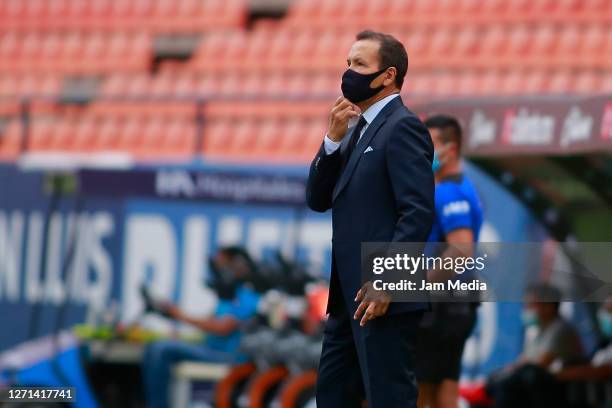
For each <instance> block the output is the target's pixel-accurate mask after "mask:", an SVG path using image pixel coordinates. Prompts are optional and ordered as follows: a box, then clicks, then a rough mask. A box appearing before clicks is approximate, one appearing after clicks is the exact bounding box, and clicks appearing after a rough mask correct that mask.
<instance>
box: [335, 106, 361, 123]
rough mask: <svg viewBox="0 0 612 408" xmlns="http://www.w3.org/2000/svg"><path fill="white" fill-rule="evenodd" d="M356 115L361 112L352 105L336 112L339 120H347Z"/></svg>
mask: <svg viewBox="0 0 612 408" xmlns="http://www.w3.org/2000/svg"><path fill="white" fill-rule="evenodd" d="M355 116H359V112H357V111H355V110H354V109H353V107H352V106H349V107H347V108H345V109H344V110H342V111H340V112H338V113H337V114H336V119H337V120H339V121H345V120H348V119H349V118H352V117H355Z"/></svg>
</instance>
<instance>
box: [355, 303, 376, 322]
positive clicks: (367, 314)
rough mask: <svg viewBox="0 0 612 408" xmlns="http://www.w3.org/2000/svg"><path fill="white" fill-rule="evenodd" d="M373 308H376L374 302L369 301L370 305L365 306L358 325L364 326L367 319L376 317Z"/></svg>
mask: <svg viewBox="0 0 612 408" xmlns="http://www.w3.org/2000/svg"><path fill="white" fill-rule="evenodd" d="M375 310H376V304H375V303H370V306H369V307H368V308H367V310H366V312H365V313H364V314H363V317H362V318H361V321H360V322H359V325H360V326H361V327H363V326H365V324H366V323H367V322H368V320H372V319H374V318H375V317H376V313H375Z"/></svg>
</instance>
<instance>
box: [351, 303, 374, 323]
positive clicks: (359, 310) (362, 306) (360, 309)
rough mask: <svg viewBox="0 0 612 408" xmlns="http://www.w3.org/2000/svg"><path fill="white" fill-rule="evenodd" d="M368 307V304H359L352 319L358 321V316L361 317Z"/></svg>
mask: <svg viewBox="0 0 612 408" xmlns="http://www.w3.org/2000/svg"><path fill="white" fill-rule="evenodd" d="M369 305H370V303H369V302H361V303H360V304H359V306H358V307H357V310H356V311H355V316H353V318H354V319H355V320H357V319H359V316H361V314H362V313H363V312H364V311H365V310H366V309H367V308H368V306H369Z"/></svg>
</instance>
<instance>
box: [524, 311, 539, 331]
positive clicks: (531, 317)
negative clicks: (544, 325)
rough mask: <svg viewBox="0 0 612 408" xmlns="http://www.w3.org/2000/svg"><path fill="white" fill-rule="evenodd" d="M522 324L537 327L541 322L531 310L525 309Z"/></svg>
mask: <svg viewBox="0 0 612 408" xmlns="http://www.w3.org/2000/svg"><path fill="white" fill-rule="evenodd" d="M521 322H523V325H524V326H525V327H532V326H537V325H538V324H539V322H540V319H539V318H538V315H537V314H536V312H535V311H533V310H531V309H523V312H522V313H521Z"/></svg>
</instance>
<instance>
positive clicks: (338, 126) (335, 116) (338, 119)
mask: <svg viewBox="0 0 612 408" xmlns="http://www.w3.org/2000/svg"><path fill="white" fill-rule="evenodd" d="M360 114H361V110H360V109H359V107H358V106H357V105H355V104H354V103H352V102H351V101H349V100H348V99H346V98H345V97H344V96H341V97H339V98H338V99H337V100H336V103H335V104H334V106H333V108H332V110H331V113H330V115H329V131H328V132H327V137H329V138H330V139H331V140H333V141H334V142H339V141H341V140H342V138H343V137H344V135H345V134H346V130H347V129H348V122H349V119H351V118H354V117H357V116H359V115H360Z"/></svg>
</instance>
